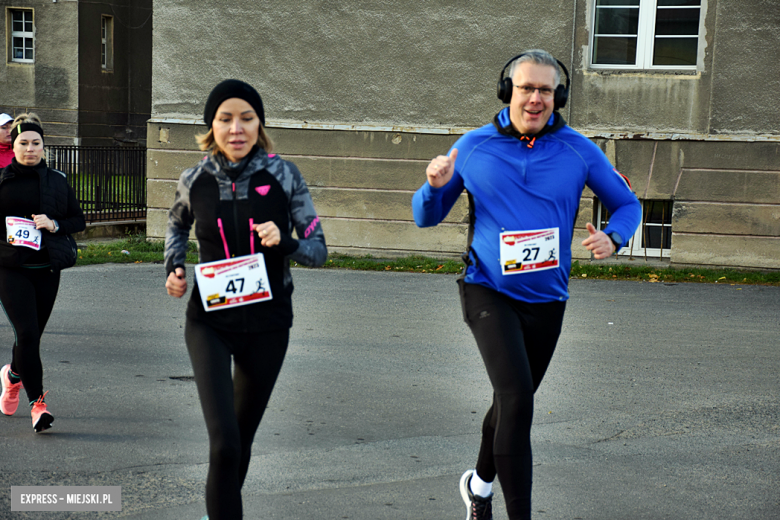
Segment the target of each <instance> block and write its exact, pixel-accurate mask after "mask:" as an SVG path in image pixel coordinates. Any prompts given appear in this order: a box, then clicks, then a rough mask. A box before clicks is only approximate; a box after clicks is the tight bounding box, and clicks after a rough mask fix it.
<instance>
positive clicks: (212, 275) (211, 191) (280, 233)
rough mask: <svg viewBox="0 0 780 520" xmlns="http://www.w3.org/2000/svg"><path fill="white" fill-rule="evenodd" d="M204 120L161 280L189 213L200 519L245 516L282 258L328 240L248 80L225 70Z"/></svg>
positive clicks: (276, 357)
mask: <svg viewBox="0 0 780 520" xmlns="http://www.w3.org/2000/svg"><path fill="white" fill-rule="evenodd" d="M203 119H204V121H205V122H206V124H207V125H208V127H209V131H208V133H207V134H206V135H204V136H200V137H199V143H200V147H201V149H202V150H204V151H208V152H210V153H209V154H208V155H207V156H206V157H204V158H203V160H201V161H200V162H199V163H198V164H197V165H196V166H195V167H194V168H190V169H188V170H186V171H185V172H184V173H182V175H181V178H180V179H179V185H178V188H177V191H176V196H175V199H174V203H173V206H172V207H171V209H170V212H169V213H168V230H167V232H166V236H165V268H166V273H167V280H166V285H165V286H166V289H167V290H168V294H170V295H171V296H174V297H177V298H181V297H182V296H183V295H184V293H185V292H186V290H187V281H186V278H185V266H184V260H185V257H186V250H187V240H188V237H189V233H190V229H191V227H192V225H193V224H196V225H195V236H196V238H197V240H198V246H199V255H200V263H199V264H198V265H197V266H195V278H196V283H195V287H194V288H193V291H192V296H191V297H190V301H189V304H188V307H187V319H186V327H185V333H184V334H185V341H186V343H187V349H188V351H189V354H190V359H191V361H192V367H193V371H194V373H195V382H196V384H197V387H198V395H199V396H200V401H201V406H202V408H203V415H204V417H205V420H206V427H207V429H208V433H209V444H210V454H209V472H208V477H207V482H206V510H207V512H208V517H207V518H210V519H211V520H220V519H231V520H234V519H240V518H242V515H243V511H242V503H241V487H242V485H243V483H244V479H245V477H246V474H247V470H248V468H249V460H250V449H251V446H252V440H253V439H254V435H255V432H256V431H257V428H258V426H259V425H260V420H261V419H262V416H263V412H264V411H265V408H266V405H267V403H268V400H269V398H270V396H271V391H272V390H273V387H274V384H275V383H276V378H277V376H278V374H279V371H280V370H281V367H282V361H283V360H284V355H285V353H286V350H287V343H288V339H289V330H290V327H291V326H292V300H291V296H292V291H293V285H292V277H291V274H290V268H289V262H290V260H291V259H293V260H295V261H296V262H298V263H300V264H303V265H309V266H317V265H322V264H323V263H324V262H325V260H326V258H327V249H326V246H325V238H324V235H323V233H322V227H321V226H320V221H319V217H317V214H316V212H315V211H314V205H313V203H312V200H311V196H310V195H309V191H308V188H307V187H306V183H305V181H304V180H303V177H301V174H300V172H299V171H298V168H296V167H295V165H294V164H293V163H291V162H288V161H285V160H283V159H281V158H280V157H279V156H278V155H276V154H273V153H272V147H273V145H272V143H271V140H270V139H269V138H268V136H267V135H266V133H265V115H264V112H263V104H262V100H261V99H260V95H259V94H258V93H257V91H256V90H255V89H254V88H252V87H251V86H250V85H248V84H246V83H244V82H242V81H238V80H226V81H223V82H222V83H220V84H219V85H217V86H216V87H215V88H214V89H213V90H212V92H211V94H210V95H209V98H208V100H207V101H206V106H205V110H204V118H203ZM293 230H295V233H296V235H297V238H293V235H292V233H293ZM231 360H232V362H233V364H234V366H235V370H234V373H233V374H231Z"/></svg>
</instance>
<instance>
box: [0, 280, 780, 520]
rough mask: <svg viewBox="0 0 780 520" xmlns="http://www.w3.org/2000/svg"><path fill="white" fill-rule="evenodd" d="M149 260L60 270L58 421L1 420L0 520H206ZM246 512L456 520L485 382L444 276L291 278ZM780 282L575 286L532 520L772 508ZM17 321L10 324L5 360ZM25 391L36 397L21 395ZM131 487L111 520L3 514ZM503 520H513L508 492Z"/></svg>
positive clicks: (170, 315)
mask: <svg viewBox="0 0 780 520" xmlns="http://www.w3.org/2000/svg"><path fill="white" fill-rule="evenodd" d="M163 278H164V276H163V273H162V268H161V266H159V265H101V266H89V267H78V268H73V269H69V270H67V271H65V272H64V273H63V277H62V284H61V287H60V295H59V299H58V300H57V305H56V307H55V309H54V313H53V315H52V318H51V321H50V322H49V326H48V328H47V330H46V333H45V334H44V336H43V339H42V358H43V363H44V368H45V379H44V385H45V388H46V389H48V390H50V393H49V395H48V396H47V404H48V405H49V408H50V410H51V411H52V412H53V414H54V415H55V417H56V421H55V422H54V427H53V428H52V429H51V430H49V431H47V432H45V433H43V434H38V435H36V434H33V432H32V427H31V423H30V418H29V414H28V412H27V411H26V409H24V408H23V407H20V410H19V411H18V412H17V414H16V415H14V416H13V417H5V416H0V518H1V519H6V518H8V519H22V518H35V519H38V518H41V519H47V520H48V519H58V520H59V519H68V518H73V519H81V518H114V517H118V518H127V519H134V520H169V519H170V520H174V519H175V520H187V519H193V520H199V519H200V517H201V516H202V515H203V514H205V506H204V503H203V486H204V481H205V474H206V469H207V437H206V430H205V426H204V424H203V419H202V416H201V412H200V405H199V402H198V399H197V394H196V391H195V385H194V383H193V382H192V378H191V376H192V369H191V367H190V364H189V359H188V356H187V353H186V349H185V346H184V340H183V329H182V326H183V320H184V307H185V302H184V301H181V300H175V299H172V298H170V297H168V296H167V295H166V294H165V290H164V288H163V281H164V280H163ZM294 278H295V283H296V290H295V294H294V296H293V299H294V302H295V311H296V318H295V325H294V326H293V329H292V334H291V343H290V350H289V354H288V357H287V359H286V361H285V366H284V368H283V370H282V374H281V376H280V379H279V382H278V384H277V386H276V389H275V392H274V395H273V397H272V399H271V402H270V404H269V409H268V410H267V413H266V417H265V419H264V421H263V424H262V425H261V426H260V430H259V431H258V434H257V437H256V441H255V445H254V450H253V461H252V466H251V467H250V470H249V476H248V479H247V482H246V484H245V486H244V505H245V511H246V518H247V519H263V520H267V519H280V520H282V519H283V520H302V519H314V520H318V519H364V520H390V519H393V520H396V519H425V520H445V519H447V520H450V519H453V520H454V519H462V518H464V514H465V507H464V506H463V504H462V502H461V500H460V496H459V494H458V490H457V484H458V479H459V477H460V475H461V473H462V472H463V471H464V470H466V469H468V468H471V467H473V466H474V462H475V458H476V454H477V448H478V445H479V431H480V425H481V421H482V415H483V414H484V412H485V411H486V409H487V407H488V405H489V400H490V388H489V384H488V381H487V377H486V375H485V373H484V369H483V368H482V365H481V361H480V359H479V354H478V352H477V350H476V347H475V345H474V342H473V339H472V337H471V335H470V333H469V331H468V329H467V327H466V325H465V324H464V323H463V321H462V319H461V315H460V305H459V301H458V297H457V290H456V285H455V281H454V277H453V276H448V275H426V274H408V273H393V272H385V273H369V272H354V271H339V270H302V269H297V270H295V271H294ZM778 337H780V288H778V287H754V286H731V285H697V284H663V283H638V282H610V281H597V280H573V281H572V283H571V299H570V300H569V303H568V308H567V314H566V319H565V321H564V331H563V335H562V337H561V340H560V342H559V345H558V350H557V352H556V354H555V357H554V358H553V362H552V364H551V366H550V369H549V371H548V375H547V377H546V379H545V381H544V382H543V384H542V387H541V388H540V390H539V392H538V393H537V399H536V411H535V420H534V429H533V447H534V465H535V468H534V495H533V510H534V518H535V519H541V520H544V519H550V520H553V519H556V520H557V519H562V520H563V519H566V520H569V519H571V520H573V519H582V520H591V519H593V520H623V519H631V520H640V519H647V520H658V519H681V520H682V519H684V520H697V519H701V520H705V519H706V520H711V519H719V520H726V519H734V520H746V519H747V520H776V519H778V518H780V402H779V401H778V397H780V382H779V379H778V377H779V376H778V374H780V344H779V343H780V342H779V341H778ZM12 342H13V331H12V329H11V327H10V326H9V325H8V324H7V322H6V321H5V320H4V319H3V320H1V321H0V345H2V348H0V361H1V362H2V363H3V364H4V363H7V362H9V360H10V350H11V349H10V347H11V344H12ZM23 397H24V395H23ZM63 485H72V486H88V485H101V486H121V487H122V511H121V513H67V512H58V513H54V512H37V513H22V512H13V513H12V512H11V511H10V488H11V486H63ZM494 505H495V512H496V513H495V516H496V519H497V520H500V519H505V518H506V516H505V511H504V507H503V504H502V499H501V495H500V486H498V489H497V496H496V500H494Z"/></svg>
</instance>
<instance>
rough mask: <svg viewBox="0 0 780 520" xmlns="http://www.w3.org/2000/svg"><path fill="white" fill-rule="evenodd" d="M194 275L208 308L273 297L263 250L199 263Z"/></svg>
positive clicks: (207, 310)
mask: <svg viewBox="0 0 780 520" xmlns="http://www.w3.org/2000/svg"><path fill="white" fill-rule="evenodd" d="M195 278H196V279H197V281H198V290H199V291H200V299H201V302H202V303H203V308H204V309H205V310H206V312H211V311H219V310H222V309H229V308H232V307H240V306H242V305H249V304H251V303H258V302H262V301H266V300H270V299H272V298H273V296H272V295H271V285H270V284H269V283H268V273H267V271H266V268H265V258H264V257H263V253H257V254H254V255H247V256H239V257H237V258H230V259H227V260H217V261H216V262H208V263H205V264H198V265H196V266H195Z"/></svg>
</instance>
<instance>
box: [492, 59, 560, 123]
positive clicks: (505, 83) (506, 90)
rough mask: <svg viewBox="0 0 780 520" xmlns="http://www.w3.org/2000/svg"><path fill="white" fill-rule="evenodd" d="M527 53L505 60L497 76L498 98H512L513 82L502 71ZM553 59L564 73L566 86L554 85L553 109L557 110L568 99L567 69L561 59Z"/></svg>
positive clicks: (506, 101) (506, 100)
mask: <svg viewBox="0 0 780 520" xmlns="http://www.w3.org/2000/svg"><path fill="white" fill-rule="evenodd" d="M526 55H527V53H525V52H524V53H523V54H518V55H517V56H515V57H514V58H512V59H511V60H509V61H508V62H506V65H504V68H503V69H501V75H500V76H499V77H498V92H497V94H498V99H500V100H501V101H503V102H504V103H509V102H510V101H511V100H512V88H513V87H514V84H513V83H512V78H505V77H504V72H506V68H507V67H509V66H510V65H511V64H512V62H513V61H515V60H516V59H518V58H521V57H523V56H526ZM555 61H557V62H558V66H559V67H560V68H561V69H563V73H564V74H565V75H566V86H565V87H564V86H563V85H558V86H557V87H555V98H554V100H555V101H554V103H555V105H554V106H555V108H554V110H558V109H559V108H563V107H565V106H566V101H567V100H568V99H569V85H570V81H569V71H568V70H566V66H565V65H564V64H563V63H561V60H559V59H556V60H555Z"/></svg>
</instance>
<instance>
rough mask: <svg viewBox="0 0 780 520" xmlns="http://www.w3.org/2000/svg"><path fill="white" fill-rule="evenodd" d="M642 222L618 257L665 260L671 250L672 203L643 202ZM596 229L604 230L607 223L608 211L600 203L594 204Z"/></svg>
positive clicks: (660, 201)
mask: <svg viewBox="0 0 780 520" xmlns="http://www.w3.org/2000/svg"><path fill="white" fill-rule="evenodd" d="M640 202H641V204H642V222H641V224H640V225H639V227H638V228H637V230H636V232H635V233H634V236H633V237H631V240H629V242H628V245H626V246H625V247H624V248H623V249H621V250H620V252H618V256H644V257H651V258H667V257H669V252H670V250H671V249H672V201H670V200H643V201H640ZM594 209H595V213H596V222H598V226H597V227H598V229H605V228H606V227H607V224H608V223H609V216H610V215H609V211H608V210H607V208H605V207H604V206H603V205H602V204H601V202H600V201H599V200H598V199H596V202H595V207H594Z"/></svg>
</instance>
